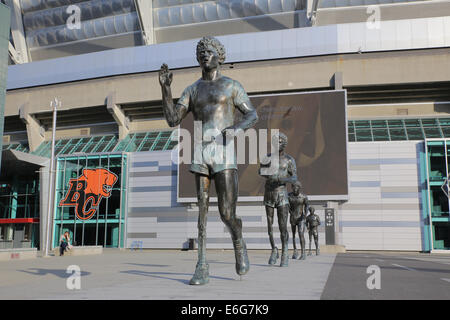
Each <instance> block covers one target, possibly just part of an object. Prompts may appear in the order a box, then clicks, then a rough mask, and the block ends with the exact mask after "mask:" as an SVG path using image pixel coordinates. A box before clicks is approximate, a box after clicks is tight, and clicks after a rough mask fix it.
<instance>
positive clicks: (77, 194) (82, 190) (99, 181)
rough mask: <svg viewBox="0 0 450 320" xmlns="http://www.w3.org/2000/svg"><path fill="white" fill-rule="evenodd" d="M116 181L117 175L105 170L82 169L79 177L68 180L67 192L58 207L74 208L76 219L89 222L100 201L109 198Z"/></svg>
mask: <svg viewBox="0 0 450 320" xmlns="http://www.w3.org/2000/svg"><path fill="white" fill-rule="evenodd" d="M117 180H118V177H117V175H116V174H114V173H112V172H110V171H108V170H106V169H84V170H83V174H82V175H81V176H79V177H78V178H73V179H70V180H69V190H68V191H67V193H66V196H65V197H64V198H63V199H62V200H61V201H60V202H59V206H60V207H63V206H72V207H75V213H76V215H77V217H78V219H81V220H89V219H91V218H92V217H93V216H94V214H95V213H96V212H97V210H98V206H99V205H100V201H101V200H102V199H103V198H109V197H110V196H111V192H112V188H113V186H114V184H115V183H116V182H117Z"/></svg>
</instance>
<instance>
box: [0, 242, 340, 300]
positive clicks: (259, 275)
mask: <svg viewBox="0 0 450 320" xmlns="http://www.w3.org/2000/svg"><path fill="white" fill-rule="evenodd" d="M290 253H291V254H292V251H290ZM269 255H270V251H268V250H249V259H250V271H249V273H248V274H247V275H245V276H243V277H242V279H240V277H239V276H238V275H237V274H236V272H235V262H234V252H233V251H232V250H208V252H207V259H208V263H209V265H210V267H209V272H210V282H209V284H207V285H204V286H190V285H189V280H190V278H191V277H192V274H193V272H194V269H195V264H196V261H197V251H180V250H141V251H130V250H117V249H105V250H104V252H103V254H99V255H89V256H63V257H59V256H53V257H48V258H35V259H29V260H11V261H1V262H0V299H3V300H4V299H70V300H74V299H75V300H85V299H89V300H91V299H100V300H114V299H133V300H134V299H136V300H138V299H144V300H145V299H164V300H168V299H180V300H184V299H188V300H228V299H232V300H280V299H283V300H299V299H320V297H321V294H322V292H323V289H324V287H325V284H326V282H327V278H328V275H329V273H330V270H331V269H332V266H333V263H334V260H335V257H336V255H335V254H321V255H319V256H315V255H313V256H308V257H307V259H306V260H303V261H301V260H292V259H289V266H288V267H286V268H281V267H279V259H278V264H277V265H274V266H270V265H268V264H267V261H268V259H269ZM71 265H77V266H79V267H80V270H81V288H80V289H79V290H69V289H67V287H66V281H67V279H68V277H69V276H70V275H71V274H69V273H67V272H66V270H67V268H68V267H69V266H71Z"/></svg>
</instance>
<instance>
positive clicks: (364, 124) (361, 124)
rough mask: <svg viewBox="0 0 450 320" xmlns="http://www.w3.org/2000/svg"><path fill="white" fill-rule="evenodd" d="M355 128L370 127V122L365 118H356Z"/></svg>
mask: <svg viewBox="0 0 450 320" xmlns="http://www.w3.org/2000/svg"><path fill="white" fill-rule="evenodd" d="M355 128H356V129H366V128H370V122H369V121H366V120H356V121H355Z"/></svg>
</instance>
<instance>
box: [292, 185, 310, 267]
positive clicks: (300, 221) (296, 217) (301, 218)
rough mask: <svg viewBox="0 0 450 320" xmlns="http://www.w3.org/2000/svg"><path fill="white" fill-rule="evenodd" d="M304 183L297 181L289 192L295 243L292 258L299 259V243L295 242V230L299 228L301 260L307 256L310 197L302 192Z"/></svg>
mask: <svg viewBox="0 0 450 320" xmlns="http://www.w3.org/2000/svg"><path fill="white" fill-rule="evenodd" d="M301 189H302V184H301V183H300V181H296V182H295V183H294V184H293V185H292V192H291V193H289V212H290V219H289V221H290V223H291V228H292V242H293V244H294V254H293V255H292V259H298V258H299V256H298V251H297V244H296V243H295V232H296V229H298V237H299V238H300V247H301V256H300V260H304V259H305V258H306V256H305V229H306V223H305V222H306V215H307V214H308V206H309V202H308V197H307V196H306V195H305V194H304V193H302V192H301Z"/></svg>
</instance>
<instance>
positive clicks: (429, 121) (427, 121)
mask: <svg viewBox="0 0 450 320" xmlns="http://www.w3.org/2000/svg"><path fill="white" fill-rule="evenodd" d="M422 126H424V127H435V126H437V121H436V119H422Z"/></svg>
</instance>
